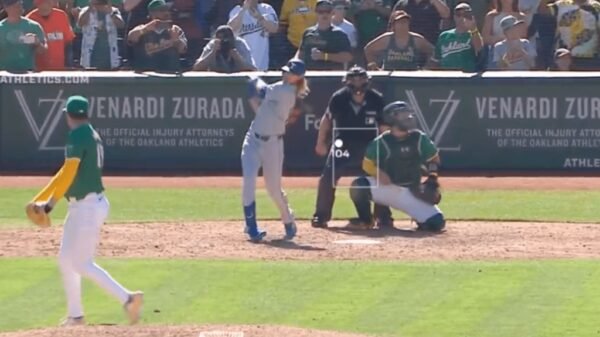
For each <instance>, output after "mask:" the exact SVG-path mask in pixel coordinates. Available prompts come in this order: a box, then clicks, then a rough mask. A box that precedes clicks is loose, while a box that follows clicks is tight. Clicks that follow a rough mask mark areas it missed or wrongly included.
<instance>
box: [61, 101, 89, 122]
mask: <svg viewBox="0 0 600 337" xmlns="http://www.w3.org/2000/svg"><path fill="white" fill-rule="evenodd" d="M89 106H90V103H89V102H88V100H87V98H85V97H83V96H71V97H69V98H68V99H67V104H65V109H64V110H63V111H65V112H66V113H68V114H69V115H71V116H73V117H87V115H88V109H89Z"/></svg>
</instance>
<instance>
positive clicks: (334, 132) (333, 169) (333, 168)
mask: <svg viewBox="0 0 600 337" xmlns="http://www.w3.org/2000/svg"><path fill="white" fill-rule="evenodd" d="M337 130H346V131H370V132H371V131H372V132H374V133H375V137H373V139H375V138H376V137H377V136H379V129H378V128H338V127H336V126H335V121H334V122H333V131H332V132H331V147H332V149H331V151H334V153H333V155H332V160H333V163H332V167H331V185H332V187H333V188H337V189H340V188H347V189H352V188H356V189H369V188H371V187H379V170H378V171H377V173H376V176H375V181H376V185H375V186H355V187H354V186H337V184H336V181H335V134H336V131H337ZM375 159H376V160H377V162H379V146H378V147H377V150H376V152H375Z"/></svg>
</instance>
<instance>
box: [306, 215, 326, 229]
mask: <svg viewBox="0 0 600 337" xmlns="http://www.w3.org/2000/svg"><path fill="white" fill-rule="evenodd" d="M310 225H311V226H313V228H327V221H323V220H321V218H319V217H318V216H315V217H313V218H312V220H310Z"/></svg>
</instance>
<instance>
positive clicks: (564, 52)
mask: <svg viewBox="0 0 600 337" xmlns="http://www.w3.org/2000/svg"><path fill="white" fill-rule="evenodd" d="M570 54H571V52H570V51H569V50H568V49H566V48H558V49H557V50H556V51H555V52H554V59H555V60H556V59H559V58H561V57H563V56H567V55H570Z"/></svg>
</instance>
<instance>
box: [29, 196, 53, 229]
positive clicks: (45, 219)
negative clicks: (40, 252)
mask: <svg viewBox="0 0 600 337" xmlns="http://www.w3.org/2000/svg"><path fill="white" fill-rule="evenodd" d="M48 210H49V209H48V208H47V207H46V204H44V203H35V202H30V203H28V204H27V206H25V213H26V214H27V217H28V218H29V220H31V222H33V223H34V224H36V225H37V226H39V227H42V228H46V227H50V225H51V222H50V216H49V215H48Z"/></svg>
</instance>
